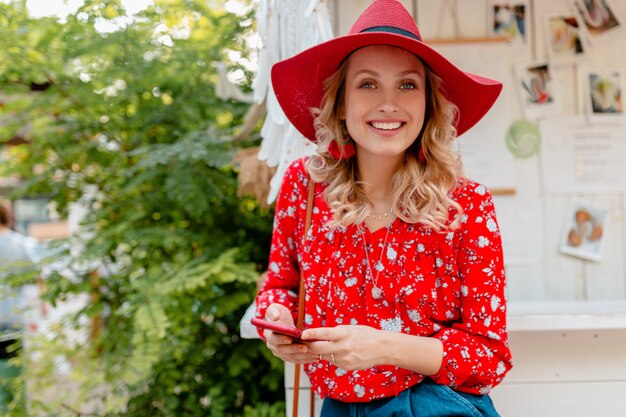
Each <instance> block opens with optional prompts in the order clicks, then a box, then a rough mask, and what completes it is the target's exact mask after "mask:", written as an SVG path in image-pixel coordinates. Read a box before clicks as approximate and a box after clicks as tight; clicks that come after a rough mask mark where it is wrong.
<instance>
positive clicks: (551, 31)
mask: <svg viewBox="0 0 626 417" xmlns="http://www.w3.org/2000/svg"><path fill="white" fill-rule="evenodd" d="M545 24H546V42H547V50H548V55H549V56H550V59H551V60H553V61H555V62H561V61H569V60H571V59H572V58H578V57H581V56H582V55H583V53H584V50H585V48H584V46H583V42H582V36H581V33H580V27H579V25H578V20H576V16H563V15H551V16H546V19H545Z"/></svg>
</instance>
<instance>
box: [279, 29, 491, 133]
mask: <svg viewBox="0 0 626 417" xmlns="http://www.w3.org/2000/svg"><path fill="white" fill-rule="evenodd" d="M373 45H386V46H396V47H399V48H403V49H405V50H407V51H409V52H411V53H413V54H415V55H416V56H418V57H420V58H421V59H422V60H423V61H424V62H425V63H426V64H427V65H428V66H429V67H430V69H431V70H432V71H433V72H434V73H435V74H437V75H438V76H439V77H440V78H441V79H442V81H443V85H442V92H443V94H444V95H445V97H446V98H447V99H448V101H450V102H452V103H454V104H455V105H456V106H457V107H458V109H459V115H458V119H457V120H456V124H455V127H456V130H457V135H459V136H460V135H461V134H463V133H464V132H466V131H467V130H468V129H470V128H471V127H472V126H474V125H475V124H476V123H477V122H478V121H479V120H480V119H481V118H482V117H483V116H484V115H485V114H486V113H487V112H488V111H489V109H490V108H491V106H493V104H494V103H495V101H496V100H497V98H498V96H499V94H500V91H501V90H502V83H500V82H499V81H496V80H492V79H489V78H485V77H482V76H479V75H475V74H471V73H468V72H464V71H462V70H460V69H459V68H457V67H456V66H455V65H454V64H452V63H451V62H450V61H448V60H447V59H446V58H444V57H443V56H442V55H440V54H439V53H438V52H437V51H435V50H434V49H433V48H431V47H430V46H428V45H427V44H425V43H423V42H420V41H417V40H415V39H412V38H409V37H406V36H402V35H397V34H393V33H384V32H368V33H358V34H353V35H346V36H342V37H339V38H335V39H331V40H329V41H327V42H324V43H321V44H319V45H315V46H313V47H311V48H309V49H307V50H305V51H303V52H301V53H299V54H297V55H295V56H293V57H291V58H288V59H286V60H284V61H281V62H278V63H276V64H274V66H273V67H272V86H273V88H274V92H275V94H276V98H277V99H278V102H279V104H280V106H281V107H282V109H283V111H284V112H285V114H286V116H287V118H288V119H289V120H290V121H291V123H292V124H293V125H294V126H295V127H296V128H297V129H298V130H299V131H300V133H302V134H303V135H304V136H305V137H306V138H308V139H309V140H311V141H313V142H316V136H315V127H314V125H313V115H312V114H311V108H319V106H320V104H321V101H322V97H323V84H324V81H325V80H326V79H327V78H328V77H330V76H331V75H332V74H333V73H334V72H335V71H336V70H337V69H338V68H339V65H340V64H341V62H342V61H343V60H344V59H345V58H346V57H347V56H348V55H349V54H351V53H352V52H354V51H356V50H357V49H359V48H362V47H365V46H373Z"/></svg>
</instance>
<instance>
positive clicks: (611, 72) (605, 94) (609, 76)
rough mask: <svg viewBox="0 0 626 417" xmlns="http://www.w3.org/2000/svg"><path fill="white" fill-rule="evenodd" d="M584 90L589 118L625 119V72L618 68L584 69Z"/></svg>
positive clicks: (599, 119) (603, 120)
mask: <svg viewBox="0 0 626 417" xmlns="http://www.w3.org/2000/svg"><path fill="white" fill-rule="evenodd" d="M581 74H582V75H581V76H582V77H583V80H582V82H583V85H582V92H583V94H584V95H585V105H586V108H587V114H588V116H589V120H590V121H592V122H594V121H598V122H606V121H611V120H614V121H618V122H619V121H623V120H624V115H625V114H624V73H623V71H621V70H618V69H589V70H582V71H581Z"/></svg>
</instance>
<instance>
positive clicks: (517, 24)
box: [488, 0, 532, 46]
mask: <svg viewBox="0 0 626 417" xmlns="http://www.w3.org/2000/svg"><path fill="white" fill-rule="evenodd" d="M488 7H489V9H488V10H489V35H490V36H493V37H504V38H506V39H508V40H509V41H510V42H511V44H513V45H524V46H530V45H531V39H530V36H531V33H532V31H531V27H530V9H529V2H528V0H517V1H498V0H490V1H489V5H488Z"/></svg>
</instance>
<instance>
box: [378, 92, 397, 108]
mask: <svg viewBox="0 0 626 417" xmlns="http://www.w3.org/2000/svg"><path fill="white" fill-rule="evenodd" d="M378 110H379V111H382V112H384V113H393V112H396V111H398V103H397V101H396V94H395V92H394V91H383V92H382V94H381V97H380V103H379V104H378Z"/></svg>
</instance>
